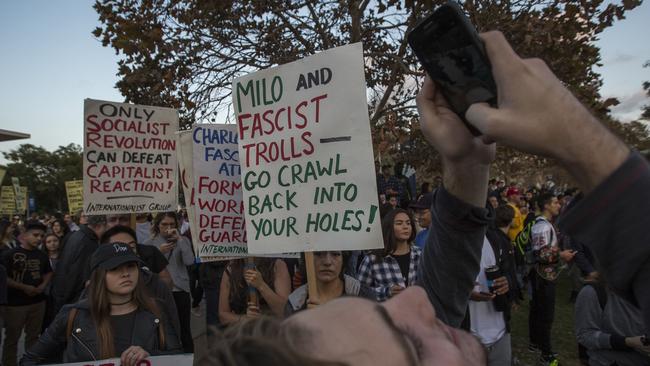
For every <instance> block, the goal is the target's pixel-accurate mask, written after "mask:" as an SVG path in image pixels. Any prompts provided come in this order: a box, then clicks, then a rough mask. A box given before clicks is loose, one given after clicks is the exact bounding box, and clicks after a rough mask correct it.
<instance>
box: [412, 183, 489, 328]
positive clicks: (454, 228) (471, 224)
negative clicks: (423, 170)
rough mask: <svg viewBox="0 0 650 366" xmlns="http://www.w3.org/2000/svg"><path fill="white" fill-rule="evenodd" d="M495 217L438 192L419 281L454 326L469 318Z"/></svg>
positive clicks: (444, 318) (440, 314)
mask: <svg viewBox="0 0 650 366" xmlns="http://www.w3.org/2000/svg"><path fill="white" fill-rule="evenodd" d="M491 220H493V213H492V212H491V211H490V210H488V209H486V208H483V207H476V206H472V205H470V204H468V203H467V202H463V201H462V200H460V199H458V198H456V197H455V196H453V195H452V194H450V193H449V192H447V190H446V189H445V188H444V187H440V188H438V189H437V190H436V191H435V193H434V196H433V205H432V207H431V226H430V228H429V236H428V238H427V243H426V245H425V246H424V250H423V251H422V256H421V257H420V262H421V263H420V266H419V268H418V277H417V284H418V285H420V286H422V287H423V288H424V289H425V291H426V292H427V294H428V295H429V301H431V304H432V305H433V307H434V309H435V310H436V315H437V317H438V318H439V319H440V320H442V321H443V322H445V323H446V324H447V325H450V326H452V327H456V328H457V327H459V326H460V325H461V323H462V321H463V319H464V318H465V311H466V310H467V302H468V301H469V294H470V292H471V291H472V288H474V281H475V280H476V275H477V274H478V271H479V270H480V264H481V250H482V248H483V239H484V238H485V230H486V228H487V225H488V223H489V222H490V221H491Z"/></svg>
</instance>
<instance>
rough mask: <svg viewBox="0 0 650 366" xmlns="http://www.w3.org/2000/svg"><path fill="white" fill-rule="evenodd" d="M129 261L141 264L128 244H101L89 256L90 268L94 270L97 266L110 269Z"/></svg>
mask: <svg viewBox="0 0 650 366" xmlns="http://www.w3.org/2000/svg"><path fill="white" fill-rule="evenodd" d="M129 262H136V263H138V264H143V262H142V261H141V260H140V258H138V256H137V255H135V253H133V250H132V249H131V247H130V246H129V245H128V244H124V243H110V244H101V245H100V246H99V248H97V250H95V252H94V253H93V255H92V257H91V258H90V270H91V271H94V270H96V269H97V268H101V269H105V270H111V269H115V268H117V267H119V266H121V265H122V264H124V263H129Z"/></svg>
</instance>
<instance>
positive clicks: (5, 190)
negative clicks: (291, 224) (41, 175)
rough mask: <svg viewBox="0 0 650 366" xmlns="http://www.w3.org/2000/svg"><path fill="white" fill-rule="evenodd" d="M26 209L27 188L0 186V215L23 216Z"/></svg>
mask: <svg viewBox="0 0 650 366" xmlns="http://www.w3.org/2000/svg"><path fill="white" fill-rule="evenodd" d="M16 192H18V194H17V195H16ZM16 203H18V207H16ZM26 209H27V187H25V186H20V187H18V189H17V190H16V189H15V187H14V186H2V188H1V190H0V214H2V215H13V214H16V213H19V214H24V213H25V210H26Z"/></svg>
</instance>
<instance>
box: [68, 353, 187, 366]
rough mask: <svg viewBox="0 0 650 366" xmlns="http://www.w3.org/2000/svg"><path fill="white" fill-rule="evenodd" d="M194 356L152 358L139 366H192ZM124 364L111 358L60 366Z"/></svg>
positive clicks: (117, 359)
mask: <svg viewBox="0 0 650 366" xmlns="http://www.w3.org/2000/svg"><path fill="white" fill-rule="evenodd" d="M193 362H194V355H192V354H184V355H174V356H152V357H149V358H147V359H145V360H142V361H140V363H138V364H137V366H192V363H193ZM121 364H122V362H121V361H120V359H119V358H111V359H108V360H99V361H83V362H74V363H65V364H60V365H66V366H120V365H121Z"/></svg>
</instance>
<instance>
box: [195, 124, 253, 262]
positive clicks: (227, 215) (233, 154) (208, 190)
mask: <svg viewBox="0 0 650 366" xmlns="http://www.w3.org/2000/svg"><path fill="white" fill-rule="evenodd" d="M192 145H193V146H194V148H193V150H194V151H193V156H194V164H193V167H194V177H195V179H194V198H195V202H194V203H195V210H196V215H195V219H196V220H197V221H196V225H197V228H196V229H197V231H195V232H194V235H193V237H192V238H193V239H194V242H195V243H196V249H197V251H196V252H197V253H198V255H199V257H212V256H238V255H241V254H246V253H247V250H246V225H245V221H244V206H243V202H242V198H243V196H242V189H241V170H240V166H239V151H238V148H237V126H235V125H232V124H231V125H223V124H219V125H217V124H196V125H194V127H193V128H192Z"/></svg>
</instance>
